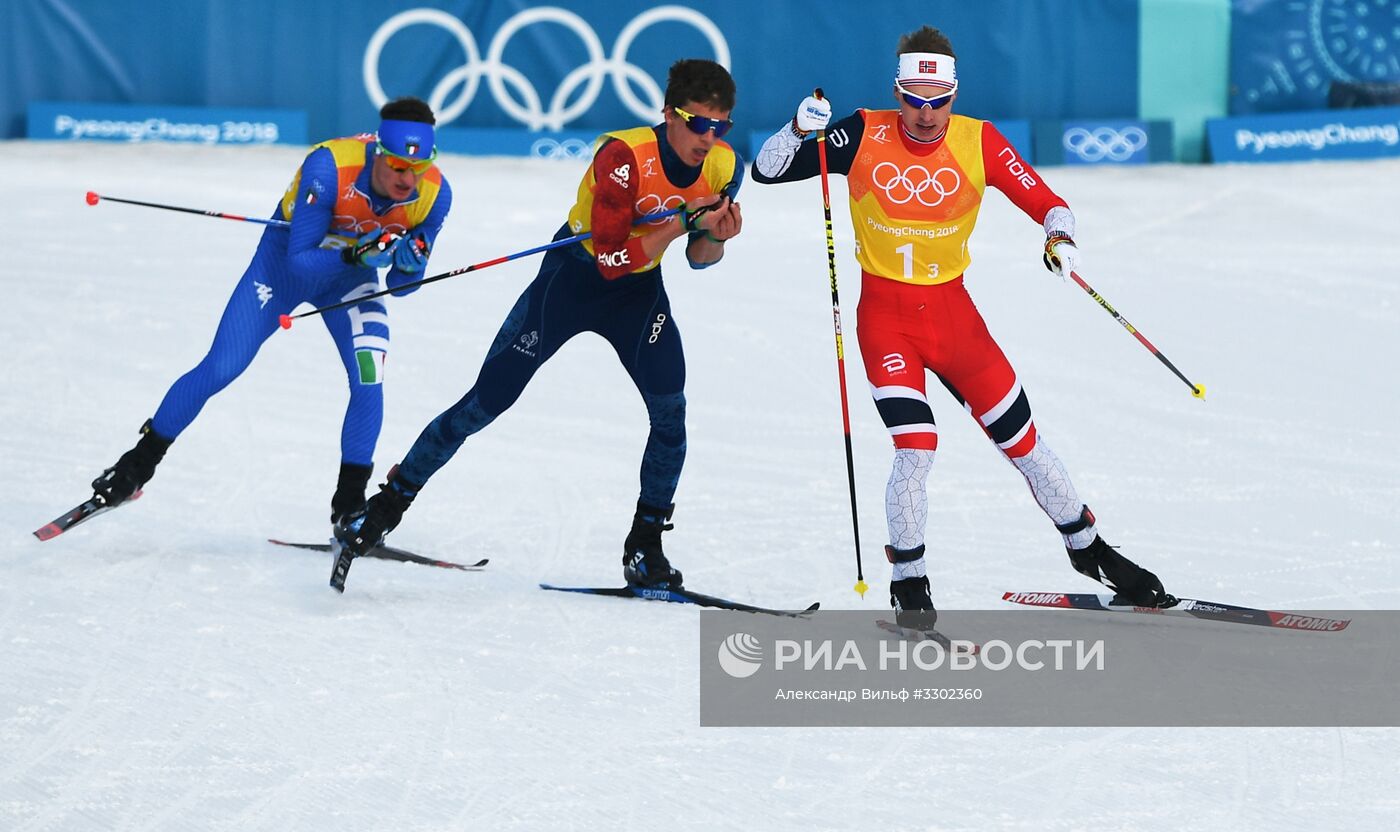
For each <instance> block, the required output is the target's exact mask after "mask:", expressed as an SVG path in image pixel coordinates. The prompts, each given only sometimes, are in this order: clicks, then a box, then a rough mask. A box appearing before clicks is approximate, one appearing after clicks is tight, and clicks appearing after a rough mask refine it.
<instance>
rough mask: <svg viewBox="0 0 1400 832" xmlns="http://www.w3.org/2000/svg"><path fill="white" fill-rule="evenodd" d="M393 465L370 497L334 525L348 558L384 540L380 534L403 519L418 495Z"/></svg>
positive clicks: (392, 528) (337, 538)
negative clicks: (376, 490) (376, 491)
mask: <svg viewBox="0 0 1400 832" xmlns="http://www.w3.org/2000/svg"><path fill="white" fill-rule="evenodd" d="M398 474H399V468H398V466H397V465H396V466H394V468H393V470H391V471H390V472H389V477H388V479H387V481H386V482H385V483H384V484H383V485H381V486H379V493H378V494H375V495H374V496H373V497H370V498H369V500H368V501H366V502H365V504H364V507H363V508H360V509H357V510H355V511H352V512H350V513H349V514H347V515H345V516H344V517H343V518H342V519H341V521H340V522H338V523H336V525H335V539H336V540H338V541H340V544H341V546H342V547H344V551H346V552H348V553H349V554H350V557H352V558H357V557H359V556H361V555H363V554H364V553H365V552H368V551H369V550H370V549H373V548H374V547H376V546H378V545H379V544H380V543H383V542H384V535H386V534H388V533H389V532H391V531H393V530H394V528H395V527H396V526H398V525H399V521H400V520H402V519H403V513H404V512H405V511H408V507H409V506H410V505H412V504H413V498H414V497H417V496H418V487H417V486H415V485H413V484H412V483H409V482H407V481H405V480H404V479H403V478H401V477H399V475H398Z"/></svg>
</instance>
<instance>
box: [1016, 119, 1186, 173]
mask: <svg viewBox="0 0 1400 832" xmlns="http://www.w3.org/2000/svg"><path fill="white" fill-rule="evenodd" d="M1171 158H1172V123H1171V122H1169V121H1064V122H1056V121H1049V122H1038V123H1037V124H1036V125H1035V162H1036V164H1038V165H1141V164H1146V163H1147V162H1167V161H1171Z"/></svg>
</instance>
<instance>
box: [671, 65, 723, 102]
mask: <svg viewBox="0 0 1400 832" xmlns="http://www.w3.org/2000/svg"><path fill="white" fill-rule="evenodd" d="M691 102H694V103H696V104H708V105H709V106H711V107H714V108H715V109H717V110H722V111H724V112H726V113H727V112H729V111H730V110H733V109H734V79H733V78H732V77H731V76H730V75H729V70H727V69H725V68H724V67H722V66H720V65H719V64H717V63H715V62H714V61H706V60H703V59H700V58H685V59H682V60H679V61H676V62H675V63H673V64H671V72H670V74H669V75H668V76H667V78H666V104H667V105H668V106H671V107H682V106H684V105H686V104H689V103H691Z"/></svg>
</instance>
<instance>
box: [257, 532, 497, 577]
mask: <svg viewBox="0 0 1400 832" xmlns="http://www.w3.org/2000/svg"><path fill="white" fill-rule="evenodd" d="M267 542H268V543H276V544H277V545H278V546H291V547H292V548H294V549H309V550H311V551H313V552H331V551H334V549H335V547H334V546H332V545H331V544H329V543H292V542H289V541H286V540H276V539H274V538H271V537H269V538H268V539H267ZM364 556H365V557H367V558H379V559H380V560H396V561H399V562H401V563H421V564H422V565H424V566H436V567H438V568H439V569H460V570H462V571H463V572H478V571H480V570H481V568H482V567H484V566H485V565H486V564H488V563H490V562H491V561H490V559H489V558H482V559H481V560H479V561H477V562H476V563H453V562H452V561H450V560H438V559H437V558H430V557H427V556H426V555H420V554H417V553H415V552H410V551H408V550H407V549H397V548H395V547H393V546H376V547H374V548H373V549H371V550H370V551H368V552H366V553H365V555H364Z"/></svg>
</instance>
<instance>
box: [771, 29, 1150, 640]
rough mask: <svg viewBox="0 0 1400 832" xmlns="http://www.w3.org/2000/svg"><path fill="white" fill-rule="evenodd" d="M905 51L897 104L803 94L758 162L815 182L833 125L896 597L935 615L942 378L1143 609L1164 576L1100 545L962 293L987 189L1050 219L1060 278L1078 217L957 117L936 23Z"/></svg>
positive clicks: (1000, 141) (949, 53) (1074, 255)
mask: <svg viewBox="0 0 1400 832" xmlns="http://www.w3.org/2000/svg"><path fill="white" fill-rule="evenodd" d="M897 54H898V68H897V71H896V74H895V82H894V98H895V101H896V103H897V104H898V105H899V106H898V109H897V110H857V111H856V112H855V113H854V114H853V115H851V116H849V117H847V118H845V119H842V120H841V121H838V122H836V123H835V124H833V125H831V126H830V127H829V128H828V123H829V121H830V118H831V105H830V103H829V102H827V101H825V100H820V99H817V98H807V99H806V100H804V101H803V102H802V104H801V106H800V107H799V108H798V112H797V115H796V117H795V118H794V119H793V121H792V122H791V123H790V124H787V125H784V126H783V127H782V128H781V129H780V130H779V131H778V132H777V133H775V134H774V135H773V136H772V137H770V138H769V139H768V140H767V142H765V143H764V145H763V149H762V150H761V151H760V153H759V155H758V158H757V159H756V160H755V161H754V166H753V176H754V179H755V180H756V181H758V182H765V183H773V182H794V181H798V180H802V179H809V178H811V177H813V176H816V175H818V173H819V160H818V155H817V147H816V142H815V141H808V142H804V141H803V140H804V138H806V137H807V136H808V135H809V134H811V133H813V132H814V131H817V130H826V137H827V140H826V145H827V154H828V165H829V169H830V170H831V171H832V172H835V173H840V174H844V175H845V176H846V181H847V185H848V188H849V190H850V206H851V221H852V223H853V225H854V227H855V235H856V259H857V260H858V261H859V262H860V265H861V271H862V282H861V299H860V306H859V309H858V311H857V325H856V328H857V337H858V340H859V342H860V349H861V355H862V356H863V358H864V361H865V373H866V377H867V378H868V379H869V381H870V387H871V391H872V394H873V395H874V398H875V405H876V407H877V408H878V410H879V412H880V416H881V418H882V419H883V421H884V423H885V425H886V427H888V429H889V431H890V434H891V436H892V437H893V439H894V445H895V458H894V465H893V469H892V471H891V473H890V479H889V483H888V485H887V487H886V492H885V509H886V519H887V521H888V525H889V534H890V545H889V546H886V547H885V552H886V555H887V557H888V559H889V561H890V563H891V564H893V574H892V576H891V582H890V603H891V605H892V606H893V607H894V608H895V609H896V610H897V611H898V617H900V618H901V619H902V621H904V622H907V623H910V624H911V625H914V626H930V625H931V624H932V622H933V620H935V618H936V613H935V612H933V609H934V607H933V601H932V598H931V596H930V592H929V582H928V577H927V571H926V567H925V564H924V526H925V521H926V518H927V514H928V498H927V494H926V492H925V482H926V479H927V477H928V474H929V470H930V469H931V467H932V466H933V458H934V451H935V450H936V449H937V447H938V433H937V431H936V429H935V427H934V421H933V411H932V410H931V409H930V407H929V403H928V398H927V396H926V395H925V375H926V372H927V371H932V372H933V373H934V374H935V375H936V376H937V377H938V379H939V381H940V382H941V383H942V385H943V386H944V387H946V388H947V389H948V390H949V392H951V393H952V394H953V396H954V397H955V398H956V399H957V400H958V402H959V403H960V404H962V405H963V407H964V408H965V409H966V410H967V411H968V412H970V413H971V414H972V416H973V417H974V418H976V419H977V420H978V422H979V423H980V424H981V426H982V429H983V430H984V431H985V432H986V434H987V436H988V437H989V438H990V439H991V440H992V441H993V442H995V443H996V445H997V447H998V448H1000V449H1001V451H1002V453H1003V454H1004V455H1005V456H1006V458H1007V459H1008V460H1009V461H1010V462H1011V463H1012V464H1013V465H1015V466H1016V468H1017V470H1019V471H1020V472H1021V474H1022V475H1023V476H1024V477H1025V479H1026V482H1027V483H1028V484H1029V485H1030V488H1031V492H1032V493H1033V494H1034V495H1035V499H1036V502H1038V503H1039V504H1040V507H1041V509H1043V510H1044V511H1045V513H1046V515H1047V516H1049V518H1050V520H1051V522H1053V523H1054V524H1055V527H1056V528H1057V529H1058V530H1059V532H1060V534H1061V535H1062V536H1063V538H1064V544H1065V547H1066V549H1067V550H1068V552H1069V558H1070V563H1071V564H1072V565H1073V566H1074V568H1075V569H1076V570H1078V571H1079V572H1081V573H1083V574H1085V575H1087V576H1089V577H1091V578H1094V579H1095V580H1098V581H1101V582H1103V583H1105V584H1107V585H1108V586H1110V587H1112V588H1113V589H1114V590H1115V591H1116V592H1117V593H1118V594H1119V595H1120V596H1121V597H1123V598H1125V599H1128V600H1129V601H1131V603H1133V604H1136V605H1141V606H1159V605H1163V604H1169V603H1171V596H1169V595H1167V594H1166V593H1165V592H1164V591H1163V589H1162V582H1161V581H1160V580H1158V579H1157V576H1156V575H1154V574H1152V573H1151V572H1149V571H1147V570H1146V569H1143V568H1141V567H1139V566H1137V565H1136V564H1134V563H1133V562H1132V561H1130V560H1128V559H1127V558H1125V557H1123V556H1122V555H1121V554H1119V553H1118V552H1117V551H1116V550H1115V549H1114V548H1112V547H1110V546H1109V545H1108V544H1107V543H1105V542H1104V540H1103V538H1102V537H1100V536H1099V534H1098V530H1097V527H1096V525H1095V518H1094V515H1093V513H1092V512H1090V511H1089V508H1088V506H1086V505H1085V504H1084V503H1083V501H1081V500H1080V497H1079V494H1078V492H1077V491H1075V488H1074V485H1073V484H1072V483H1071V482H1070V480H1069V475H1068V474H1067V473H1066V471H1065V467H1064V465H1063V464H1062V463H1061V462H1060V459H1059V457H1057V456H1056V455H1055V452H1054V451H1052V450H1051V449H1050V447H1049V445H1047V444H1046V442H1045V438H1044V437H1043V436H1041V435H1040V434H1039V432H1037V430H1036V426H1035V422H1034V420H1033V419H1032V418H1031V407H1030V402H1029V400H1028V399H1027V397H1026V393H1025V391H1024V390H1022V388H1021V382H1020V380H1019V379H1018V378H1017V376H1016V371H1015V370H1014V369H1012V367H1011V364H1010V362H1008V361H1007V359H1006V356H1005V355H1004V354H1003V353H1002V351H1001V348H1000V347H999V346H997V343H996V341H995V340H993V339H992V336H991V335H990V334H989V333H988V331H987V326H986V324H985V323H983V321H982V316H981V315H980V314H979V313H978V311H977V308H976V307H975V306H974V305H973V303H972V299H971V298H970V297H969V296H968V293H967V289H966V288H964V286H963V273H964V271H966V269H967V267H968V264H969V263H970V262H971V257H970V255H969V252H968V238H969V236H970V235H971V234H972V229H973V226H974V225H975V224H976V222H977V212H978V209H979V207H980V206H981V202H982V194H983V191H984V190H985V189H986V186H987V185H991V186H993V187H995V188H997V189H998V190H1000V191H1001V192H1002V193H1003V194H1005V195H1006V196H1007V197H1008V198H1009V199H1010V200H1011V201H1012V202H1013V203H1015V205H1016V206H1017V207H1018V208H1020V209H1021V210H1022V211H1025V212H1026V214H1027V215H1029V216H1030V217H1031V219H1033V220H1035V221H1037V222H1039V223H1042V224H1043V225H1044V227H1045V251H1044V260H1045V264H1046V266H1047V267H1048V268H1049V269H1050V270H1051V271H1052V272H1054V273H1056V274H1057V275H1060V276H1061V277H1063V276H1064V275H1065V274H1067V273H1068V272H1069V271H1071V270H1073V269H1075V268H1076V267H1077V266H1078V263H1079V251H1078V249H1077V248H1076V247H1075V244H1074V240H1073V237H1074V233H1075V228H1074V214H1072V213H1071V212H1070V210H1069V206H1068V205H1066V204H1065V201H1064V200H1063V199H1061V198H1060V197H1059V196H1057V195H1056V194H1055V192H1054V191H1052V190H1050V188H1049V186H1047V185H1046V184H1045V182H1044V180H1043V179H1041V177H1040V174H1038V173H1037V172H1036V171H1035V170H1033V169H1032V168H1031V167H1030V165H1029V164H1027V163H1026V162H1025V160H1023V159H1022V158H1021V157H1020V155H1019V154H1018V153H1017V152H1016V150H1015V148H1013V147H1012V146H1011V144H1010V143H1009V142H1008V141H1007V140H1006V138H1005V137H1004V136H1002V134H1001V133H1000V132H999V131H998V130H997V129H996V127H994V126H993V125H992V124H991V123H990V122H986V121H979V120H977V119H972V118H968V117H966V116H955V115H953V114H952V109H953V107H952V105H953V102H954V101H956V100H957V93H958V76H957V71H956V69H955V57H954V53H953V46H952V44H951V43H950V42H949V41H948V39H947V38H946V37H945V36H944V35H943V34H942V33H941V32H939V31H938V30H937V29H934V28H932V27H928V26H925V27H923V28H922V29H919V30H918V31H916V32H912V33H910V34H908V35H905V36H904V37H903V38H901V40H900V43H899V47H898V50H897Z"/></svg>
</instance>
